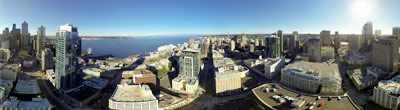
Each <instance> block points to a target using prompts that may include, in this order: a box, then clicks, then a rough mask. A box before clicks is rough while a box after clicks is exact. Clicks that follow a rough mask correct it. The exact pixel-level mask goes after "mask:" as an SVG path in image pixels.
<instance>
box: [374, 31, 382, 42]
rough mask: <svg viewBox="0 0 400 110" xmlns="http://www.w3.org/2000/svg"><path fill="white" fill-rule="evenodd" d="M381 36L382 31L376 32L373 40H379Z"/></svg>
mask: <svg viewBox="0 0 400 110" xmlns="http://www.w3.org/2000/svg"><path fill="white" fill-rule="evenodd" d="M381 35H382V31H381V30H375V34H374V39H373V40H375V39H378V38H379V36H381Z"/></svg>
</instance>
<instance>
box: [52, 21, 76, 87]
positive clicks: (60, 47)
mask: <svg viewBox="0 0 400 110" xmlns="http://www.w3.org/2000/svg"><path fill="white" fill-rule="evenodd" d="M56 38H57V42H56V65H55V66H56V68H55V74H56V78H55V79H56V81H55V82H56V83H55V85H54V86H55V87H56V89H58V90H61V91H63V90H65V89H68V88H70V87H71V86H72V85H73V81H75V80H74V77H73V74H72V73H73V72H75V70H76V68H77V66H78V59H79V57H80V53H78V52H80V50H78V49H80V47H79V46H80V43H79V37H78V29H77V28H76V27H73V26H72V25H71V24H65V25H62V26H60V30H58V31H57V33H56ZM78 54H79V56H78Z"/></svg>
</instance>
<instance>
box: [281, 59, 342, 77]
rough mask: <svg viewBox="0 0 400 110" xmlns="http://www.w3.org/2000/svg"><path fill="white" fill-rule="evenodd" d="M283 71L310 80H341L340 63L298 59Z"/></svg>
mask: <svg viewBox="0 0 400 110" xmlns="http://www.w3.org/2000/svg"><path fill="white" fill-rule="evenodd" d="M283 71H285V72H287V73H289V74H292V75H295V76H297V77H302V78H306V79H310V80H322V81H330V80H341V77H340V74H339V68H338V65H337V64H333V63H314V62H305V61H298V62H294V63H292V64H289V65H286V67H285V68H284V69H283Z"/></svg>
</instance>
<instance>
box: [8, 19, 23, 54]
mask: <svg viewBox="0 0 400 110" xmlns="http://www.w3.org/2000/svg"><path fill="white" fill-rule="evenodd" d="M7 39H8V40H9V44H10V49H17V50H18V49H20V47H21V29H17V25H16V24H13V28H12V30H11V34H8V38H7Z"/></svg>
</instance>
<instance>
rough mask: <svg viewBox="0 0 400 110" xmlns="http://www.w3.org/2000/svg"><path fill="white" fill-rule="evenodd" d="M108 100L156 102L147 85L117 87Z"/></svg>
mask: <svg viewBox="0 0 400 110" xmlns="http://www.w3.org/2000/svg"><path fill="white" fill-rule="evenodd" d="M110 100H113V101H120V102H142V101H150V100H157V99H156V97H154V95H153V94H152V92H151V90H150V87H149V86H148V85H118V86H117V88H116V90H115V91H114V94H113V95H112V96H111V97H110Z"/></svg>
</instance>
